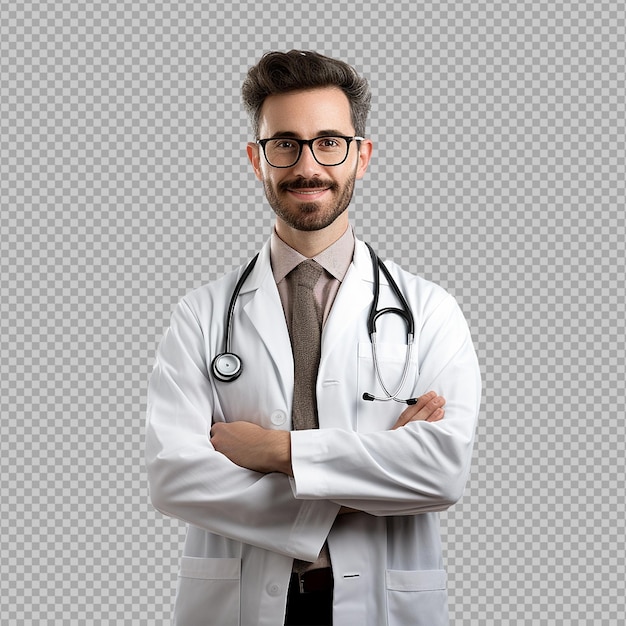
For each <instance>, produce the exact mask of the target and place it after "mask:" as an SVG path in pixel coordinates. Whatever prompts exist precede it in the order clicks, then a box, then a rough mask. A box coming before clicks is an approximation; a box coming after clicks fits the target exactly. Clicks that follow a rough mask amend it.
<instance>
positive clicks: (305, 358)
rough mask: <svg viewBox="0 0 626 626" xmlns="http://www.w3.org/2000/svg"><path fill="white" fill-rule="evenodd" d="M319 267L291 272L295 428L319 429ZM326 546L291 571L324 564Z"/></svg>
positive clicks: (303, 266) (326, 561) (327, 557)
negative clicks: (316, 386) (316, 294)
mask: <svg viewBox="0 0 626 626" xmlns="http://www.w3.org/2000/svg"><path fill="white" fill-rule="evenodd" d="M322 271H323V269H322V266H321V265H319V264H318V263H316V262H315V261H312V260H311V259H308V260H306V261H302V263H300V265H298V266H296V267H295V268H294V269H293V270H292V271H291V273H290V275H289V277H290V279H291V280H292V283H291V285H292V297H293V307H292V311H291V328H290V333H291V335H290V336H291V347H292V350H293V365H294V383H293V410H292V421H293V428H294V430H306V429H311V428H319V423H318V420H317V397H316V393H315V385H316V382H317V369H318V367H319V363H320V353H321V345H320V344H321V336H322V315H321V311H320V310H319V307H318V306H317V302H316V301H315V294H314V293H313V289H314V288H315V285H316V283H317V281H318V279H319V277H320V276H321V274H322ZM329 563H330V555H329V553H328V546H327V544H324V547H323V548H322V552H321V553H320V558H319V559H318V560H317V561H316V562H315V564H313V565H312V564H311V563H309V562H307V561H301V560H299V559H295V560H294V563H293V571H294V572H299V573H302V572H304V571H306V570H308V569H309V568H311V567H316V566H323V567H327V566H328V565H329Z"/></svg>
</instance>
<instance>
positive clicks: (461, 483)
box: [292, 294, 481, 516]
mask: <svg viewBox="0 0 626 626" xmlns="http://www.w3.org/2000/svg"><path fill="white" fill-rule="evenodd" d="M419 351H420V355H421V358H420V375H419V377H418V381H417V386H416V388H415V395H416V396H419V395H421V394H422V393H425V392H427V391H428V390H430V389H433V390H435V391H436V392H437V393H438V394H440V395H443V396H444V397H445V398H446V406H445V411H446V412H445V417H444V419H443V420H441V421H439V422H432V423H431V422H424V421H419V422H411V423H410V424H408V425H407V426H405V427H403V428H400V429H398V430H394V431H378V432H372V433H358V432H348V431H345V430H338V429H326V430H319V431H299V432H294V433H292V465H293V474H294V477H293V479H292V488H293V490H294V494H295V495H296V497H298V498H322V499H330V500H334V501H336V502H338V503H340V504H342V505H345V506H348V507H352V508H355V509H358V510H361V511H365V512H366V513H370V514H372V515H379V516H384V515H412V514H417V513H423V512H428V511H441V510H445V509H446V508H448V507H449V506H451V505H452V504H454V503H455V502H456V501H458V499H459V498H460V497H461V496H462V494H463V490H464V487H465V483H466V480H467V477H468V474H469V468H470V461H471V455H472V445H473V440H474V431H475V426H476V420H477V416H478V411H479V406H480V391H481V385H480V372H479V367H478V362H477V359H476V354H475V352H474V348H473V345H472V341H471V337H470V333H469V329H468V327H467V324H466V322H465V319H464V317H463V314H462V313H461V311H460V309H459V307H458V305H457V304H456V302H455V301H454V299H453V298H452V297H451V296H449V295H447V294H446V297H445V298H444V299H443V300H442V301H441V302H440V303H438V305H437V306H436V307H435V309H434V310H433V311H432V312H431V313H430V314H429V315H428V318H427V319H426V320H425V321H424V323H423V327H422V328H421V333H420V338H419Z"/></svg>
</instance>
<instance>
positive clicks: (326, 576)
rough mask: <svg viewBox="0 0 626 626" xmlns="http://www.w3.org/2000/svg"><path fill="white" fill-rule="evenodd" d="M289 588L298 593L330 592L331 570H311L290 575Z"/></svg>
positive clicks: (331, 582)
mask: <svg viewBox="0 0 626 626" xmlns="http://www.w3.org/2000/svg"><path fill="white" fill-rule="evenodd" d="M290 588H291V589H293V590H297V592H299V593H314V592H316V591H331V590H332V588H333V570H332V569H331V568H330V567H322V568H319V569H311V570H309V571H308V572H303V573H302V574H296V573H293V574H292V575H291V581H290Z"/></svg>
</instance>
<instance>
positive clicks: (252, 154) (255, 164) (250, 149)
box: [246, 141, 263, 181]
mask: <svg viewBox="0 0 626 626" xmlns="http://www.w3.org/2000/svg"><path fill="white" fill-rule="evenodd" d="M246 152H247V153H248V159H249V160H250V163H251V164H252V169H253V170H254V175H255V176H256V177H257V178H258V179H259V180H260V181H262V180H263V174H262V172H261V146H259V144H258V143H255V142H253V141H250V142H248V145H247V146H246Z"/></svg>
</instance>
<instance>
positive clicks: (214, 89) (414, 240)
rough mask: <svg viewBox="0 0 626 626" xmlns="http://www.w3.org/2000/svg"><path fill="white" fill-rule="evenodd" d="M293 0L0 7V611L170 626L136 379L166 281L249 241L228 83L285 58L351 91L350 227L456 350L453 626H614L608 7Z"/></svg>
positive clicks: (166, 553) (254, 213)
mask: <svg viewBox="0 0 626 626" xmlns="http://www.w3.org/2000/svg"><path fill="white" fill-rule="evenodd" d="M298 5H299V3H296V4H295V5H294V3H292V2H285V1H283V0H272V2H269V1H267V0H263V1H258V2H239V3H230V2H228V3H227V2H204V3H194V2H171V3H170V2H166V3H154V4H153V3H146V2H129V1H128V2H104V3H102V2H25V3H22V2H19V3H18V2H6V1H2V0H0V228H1V237H0V246H1V251H0V289H1V311H0V348H1V359H0V368H1V369H0V372H1V389H0V392H1V393H0V410H1V441H0V446H1V450H0V486H1V497H2V501H1V514H0V547H1V561H0V574H1V576H0V622H1V623H2V624H3V625H4V624H7V625H9V624H53V623H55V624H56V623H58V624H80V625H84V624H142V625H147V624H164V623H165V622H166V620H167V619H168V616H169V611H170V606H171V602H172V597H173V592H174V584H175V578H176V570H177V563H178V557H179V554H180V548H181V541H182V539H183V535H184V528H183V526H182V525H181V524H180V523H178V522H176V521H172V520H170V519H167V518H163V517H162V516H161V515H159V514H158V513H156V512H155V511H154V510H153V509H152V508H151V506H150V504H149V499H148V493H147V484H146V478H145V474H144V468H143V430H144V410H145V395H146V386H147V380H148V375H149V373H150V371H151V368H152V363H153V359H154V355H155V350H156V347H157V344H158V341H159V339H160V337H161V335H162V333H163V331H164V329H165V327H166V326H167V324H168V320H169V316H170V313H171V311H172V309H173V307H174V306H175V304H176V302H177V301H178V299H179V298H180V297H181V296H182V295H183V294H184V293H186V292H187V291H188V290H190V289H191V288H193V287H196V286H198V285H200V284H201V283H203V282H205V281H208V280H211V279H214V278H216V277H218V276H219V275H221V274H222V273H224V272H225V271H227V270H230V269H231V268H234V267H235V266H237V265H239V264H240V263H242V262H244V261H245V260H247V259H248V258H249V257H250V256H251V255H252V253H253V252H254V251H255V250H257V249H258V248H259V247H260V246H261V245H262V243H263V242H264V241H265V239H266V237H267V236H268V233H269V230H270V228H271V224H272V216H271V210H270V209H269V208H268V207H267V205H266V204H265V203H264V198H263V193H262V189H261V187H260V184H259V183H258V182H257V181H256V180H255V179H254V177H253V175H252V173H251V171H250V168H249V166H248V163H247V160H246V157H245V152H244V144H245V142H246V141H247V140H248V139H249V133H248V128H247V125H246V120H245V117H244V115H243V113H242V111H241V107H240V103H239V87H240V83H241V80H242V78H243V76H244V74H245V71H246V70H247V68H248V67H249V66H250V65H252V64H253V63H254V62H255V61H256V60H257V59H258V58H259V56H260V55H261V54H262V53H263V52H264V51H267V50H270V49H281V50H286V49H290V48H293V47H298V48H310V49H316V50H319V51H321V52H324V53H327V54H330V55H334V56H338V57H340V58H343V59H345V60H347V61H348V62H350V63H352V64H354V65H355V66H356V67H357V68H358V69H359V70H360V71H361V72H363V73H364V74H365V75H366V76H368V78H369V79H370V82H371V84H372V88H373V92H374V99H373V112H372V116H371V124H370V131H369V132H370V135H371V137H372V138H373V140H374V141H375V146H376V154H375V158H374V161H373V163H372V165H371V170H370V172H369V175H368V177H367V178H366V179H365V180H364V181H362V183H361V184H360V185H359V186H358V190H357V193H356V196H355V199H354V202H353V206H352V209H351V210H352V215H353V218H354V223H355V227H356V230H357V233H358V234H359V235H360V236H362V237H363V238H365V239H367V240H368V241H370V242H371V243H372V244H373V245H374V246H375V247H376V248H377V250H378V251H379V253H380V254H381V256H383V257H388V258H389V257H392V258H394V259H396V260H397V261H399V262H401V263H402V264H403V265H404V266H405V267H407V268H408V269H410V270H412V271H415V272H419V273H420V274H422V275H423V276H425V277H427V278H430V279H432V280H435V281H436V282H439V283H440V284H442V285H443V286H444V287H446V288H447V289H448V290H450V291H451V292H452V293H453V294H454V295H455V296H456V297H457V299H458V300H459V302H460V304H461V306H462V308H463V310H464V311H465V313H466V315H467V318H468V320H469V323H470V326H471V329H472V332H473V336H474V339H475V343H476V347H477V350H478V354H479V358H480V362H481V367H482V372H483V379H484V401H483V405H482V411H481V418H480V425H479V430H478V435H477V443H476V448H475V458H474V464H473V472H472V476H471V479H470V482H469V485H468V489H467V492H466V496H465V498H464V499H463V501H462V503H460V504H459V505H457V506H456V507H454V508H453V509H452V510H451V511H449V512H447V513H445V514H443V515H442V530H443V535H444V540H445V545H446V554H447V564H448V569H449V573H450V612H451V617H452V621H453V624H455V625H457V626H460V625H476V626H478V625H481V626H482V625H508V624H533V625H546V626H547V625H564V624H571V625H580V624H593V625H597V624H603V625H604V624H606V625H609V624H614V625H618V624H624V623H625V619H626V608H625V607H626V600H625V596H626V594H625V588H626V580H625V579H626V563H625V552H626V550H625V534H626V531H625V525H626V524H625V522H624V518H625V514H626V504H625V483H626V480H625V475H624V474H625V472H624V465H625V463H624V457H625V456H626V455H625V448H626V446H625V433H626V428H625V425H624V421H625V408H624V407H625V402H624V400H625V397H624V396H625V391H624V389H625V387H626V383H625V378H626V377H625V372H626V367H625V322H624V317H625V296H626V288H625V284H626V272H625V265H626V262H625V256H626V253H625V249H626V243H625V242H626V220H625V207H626V193H625V186H626V183H625V179H626V167H625V159H626V122H625V119H626V86H625V84H626V83H625V81H626V60H625V59H626V44H625V41H626V9H625V7H624V3H623V2H621V1H620V2H618V1H615V2H599V1H595V2H592V1H591V0H589V1H587V2H572V3H567V2H566V3H561V2H551V1H547V2H523V1H522V2H513V1H509V2H494V3H491V2H488V3H485V2H467V1H465V2H409V1H408V0H405V1H404V2H387V1H379V2H365V3H349V2H345V1H340V0H334V1H333V2H330V1H318V2H314V3H310V4H309V3H303V4H302V6H298ZM350 626H352V625H350Z"/></svg>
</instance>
